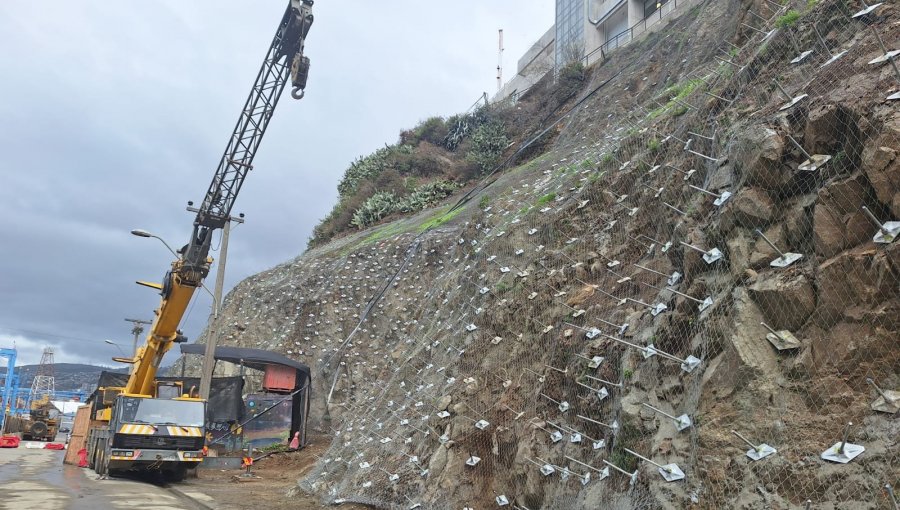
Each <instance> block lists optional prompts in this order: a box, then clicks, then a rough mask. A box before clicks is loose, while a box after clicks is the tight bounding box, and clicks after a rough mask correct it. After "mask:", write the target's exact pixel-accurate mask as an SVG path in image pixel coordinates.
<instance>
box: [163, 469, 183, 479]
mask: <svg viewBox="0 0 900 510" xmlns="http://www.w3.org/2000/svg"><path fill="white" fill-rule="evenodd" d="M186 476H187V467H186V466H175V467H174V468H172V469H167V470H165V471H163V477H164V478H165V479H166V481H169V482H183V481H184V479H185V477H186Z"/></svg>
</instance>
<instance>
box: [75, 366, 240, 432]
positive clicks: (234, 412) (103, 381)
mask: <svg viewBox="0 0 900 510" xmlns="http://www.w3.org/2000/svg"><path fill="white" fill-rule="evenodd" d="M156 379H157V380H159V381H176V382H181V384H182V387H183V388H184V391H185V392H187V391H189V390H190V389H191V387H194V388H200V378H199V377H157V378H156ZM127 382H128V374H120V373H116V372H106V371H103V372H101V373H100V381H99V382H98V383H97V387H98V388H103V387H109V386H119V387H121V386H125V383H127ZM243 391H244V379H243V378H242V377H214V378H213V380H212V384H211V385H210V390H209V401H208V403H207V405H206V420H207V421H217V422H230V421H240V420H241V419H242V418H243V416H244V401H243V400H242V399H241V396H242V394H243ZM93 397H94V395H92V398H93Z"/></svg>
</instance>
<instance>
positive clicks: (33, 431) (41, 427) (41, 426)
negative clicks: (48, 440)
mask: <svg viewBox="0 0 900 510" xmlns="http://www.w3.org/2000/svg"><path fill="white" fill-rule="evenodd" d="M49 431H50V429H49V427H47V424H46V423H44V422H42V421H36V422H34V423H32V424H31V426H30V427H29V428H28V433H29V435H31V436H32V437H36V438H43V437H45V436H46V435H47V432H49Z"/></svg>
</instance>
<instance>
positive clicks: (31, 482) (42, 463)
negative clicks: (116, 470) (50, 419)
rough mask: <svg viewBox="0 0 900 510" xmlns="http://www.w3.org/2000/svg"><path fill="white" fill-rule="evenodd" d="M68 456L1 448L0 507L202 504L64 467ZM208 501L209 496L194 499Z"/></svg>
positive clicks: (174, 507)
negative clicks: (64, 461)
mask: <svg viewBox="0 0 900 510" xmlns="http://www.w3.org/2000/svg"><path fill="white" fill-rule="evenodd" d="M64 453H65V452H63V451H53V450H43V449H31V448H24V443H23V447H20V448H13V449H0V509H2V510H20V509H41V510H97V509H101V508H103V509H107V508H108V509H132V508H140V509H145V510H189V509H190V510H192V509H196V508H200V507H201V506H200V504H199V503H198V502H197V501H191V500H190V499H188V498H187V497H185V496H183V495H181V494H176V493H173V492H171V491H169V490H167V489H166V488H165V487H161V486H157V485H153V484H150V483H143V482H138V481H133V480H123V479H111V480H98V479H97V476H96V474H94V472H93V471H91V470H88V469H82V468H78V467H75V466H68V465H63V463H62V459H63V455H64ZM190 496H191V497H195V496H199V497H200V498H201V501H202V498H205V497H206V496H205V495H202V494H198V495H190Z"/></svg>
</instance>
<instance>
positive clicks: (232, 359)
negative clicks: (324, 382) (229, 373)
mask: <svg viewBox="0 0 900 510" xmlns="http://www.w3.org/2000/svg"><path fill="white" fill-rule="evenodd" d="M205 351H206V345H204V344H181V354H200V355H203V354H205ZM213 358H215V359H217V360H220V361H227V362H228V363H234V364H236V365H239V364H243V365H244V366H245V367H247V368H252V369H254V370H265V369H266V365H284V366H286V367H291V368H293V369H295V370H296V371H297V372H299V375H300V382H301V384H302V383H303V381H304V380H308V379H309V373H310V372H309V367H308V366H306V365H304V364H303V363H300V362H299V361H296V360H293V359H291V358H288V357H287V356H284V355H281V354H278V353H277V352H272V351H266V350H263V349H248V348H244V347H227V346H219V347H216V352H215V354H214V355H213Z"/></svg>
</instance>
